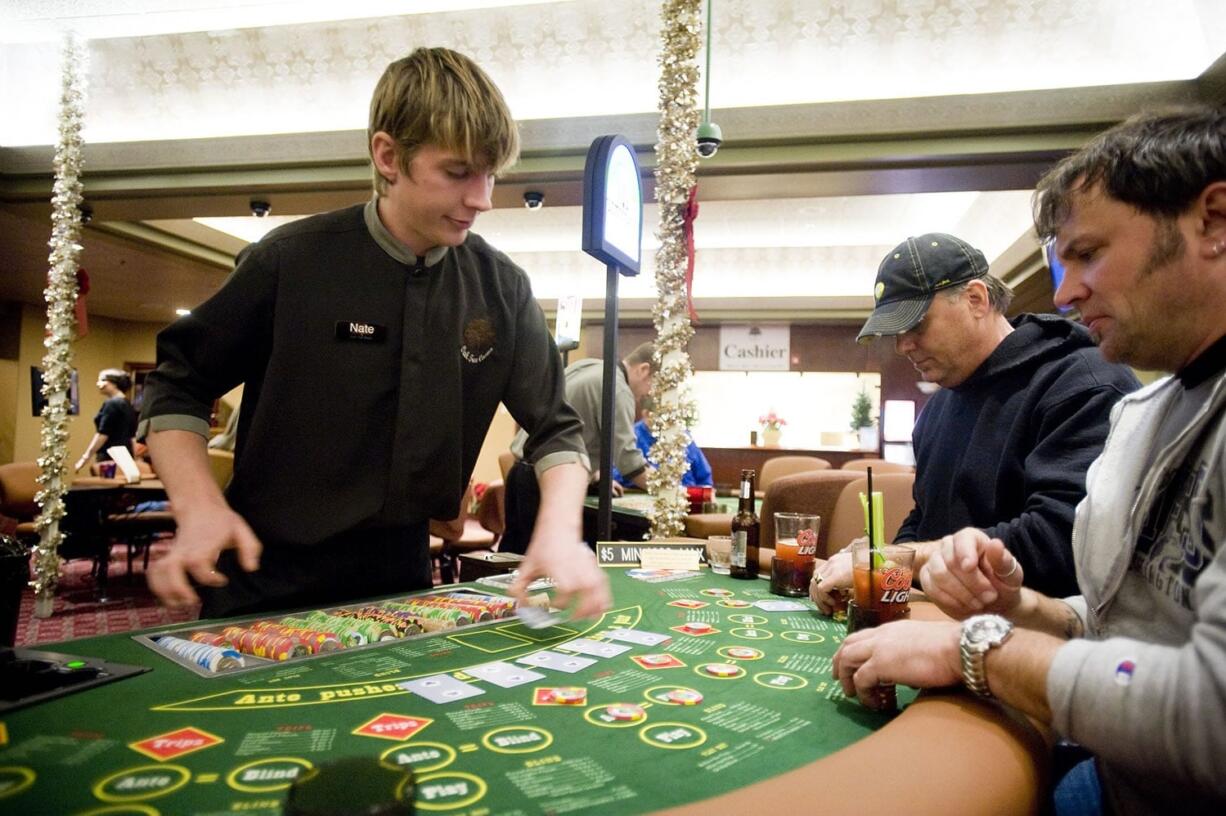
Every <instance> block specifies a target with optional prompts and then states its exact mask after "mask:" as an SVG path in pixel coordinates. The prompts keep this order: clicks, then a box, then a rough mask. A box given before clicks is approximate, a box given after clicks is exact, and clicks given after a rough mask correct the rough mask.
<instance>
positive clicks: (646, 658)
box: [639, 654, 673, 666]
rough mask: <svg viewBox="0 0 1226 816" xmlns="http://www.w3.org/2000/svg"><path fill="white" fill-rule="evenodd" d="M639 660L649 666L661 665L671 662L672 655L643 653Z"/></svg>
mask: <svg viewBox="0 0 1226 816" xmlns="http://www.w3.org/2000/svg"><path fill="white" fill-rule="evenodd" d="M639 660H642V661H643V662H644V663H646V664H648V665H649V666H663V665H664V664H665V663H672V662H673V658H672V656H671V655H666V654H649V655H643V656H642V657H640V658H639Z"/></svg>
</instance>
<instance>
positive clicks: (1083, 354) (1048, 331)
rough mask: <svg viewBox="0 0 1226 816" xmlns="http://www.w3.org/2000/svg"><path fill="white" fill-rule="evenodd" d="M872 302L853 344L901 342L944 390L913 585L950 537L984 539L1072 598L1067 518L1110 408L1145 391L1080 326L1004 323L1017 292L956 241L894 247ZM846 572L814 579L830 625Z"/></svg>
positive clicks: (1043, 320)
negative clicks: (965, 532) (976, 533)
mask: <svg viewBox="0 0 1226 816" xmlns="http://www.w3.org/2000/svg"><path fill="white" fill-rule="evenodd" d="M873 294H874V299H875V301H876V307H875V308H874V309H873V313H872V314H871V315H870V316H869V318H868V321H867V322H865V324H864V327H863V328H862V329H861V330H860V334H859V337H858V338H857V339H858V340H859V341H861V342H868V341H871V340H872V339H873V338H876V337H893V338H894V347H895V350H896V351H897V352H898V353H899V354H902V355H905V356H906V357H907V358H908V359H909V360H910V361H911V364H912V365H914V366H915V369H916V371H918V372H919V374H920V376H921V377H922V378H923V379H924V380H925V381H927V382H932V383H936V384H938V385H940V386H941V389H940V390H939V391H938V392H937V393H936V394H934V395H933V397H932V398H931V399H930V400H929V401H928V403H927V404H926V405H925V406H924V410H923V411H922V412H921V413H920V417H919V420H918V421H917V422H916V424H915V429H914V431H913V434H912V444H913V446H914V449H915V461H916V479H915V509H914V510H912V511H911V515H910V516H908V517H907V519H906V521H904V522H903V524H902V527H901V528H900V529H899V531H898V535H897V537H896V538H895V541H896V542H898V543H914V544H915V547H916V565H915V570H916V574H917V575H919V576H921V577H923V576H924V575H925V573H924V568H925V567H926V566H927V562H928V556H929V555H930V554H931V553H932V552H933V551H934V550H935V549H937V548H939V547H941V546H942V543H943V542H942V538H943V537H944V536H948V535H949V534H951V533H953V532H954V531H956V530H959V529H961V528H963V527H968V526H969V527H978V528H980V529H982V530H984V531H985V532H986V533H987V534H988V535H989V536H991V537H993V538H999V539H1001V540H1002V541H1004V542H1005V545H1006V546H1007V547H1008V549H1009V551H1010V552H1011V553H1013V554H1014V555H1015V556H1017V559H1018V561H1019V562H1020V563H1021V566H1022V568H1023V570H1024V573H1025V576H1026V581H1027V584H1028V585H1030V586H1032V587H1034V588H1036V589H1038V590H1039V591H1042V592H1044V593H1047V594H1050V595H1055V596H1057V597H1059V596H1062V595H1068V594H1072V593H1074V592H1076V591H1077V581H1076V576H1075V574H1074V570H1073V558H1072V549H1071V547H1070V545H1069V539H1070V532H1071V530H1072V525H1073V510H1074V508H1075V507H1076V505H1077V502H1079V501H1081V499H1082V497H1083V496H1084V495H1085V472H1086V469H1087V468H1088V467H1089V466H1090V463H1091V462H1092V461H1093V460H1094V458H1095V457H1096V456H1098V454H1099V453H1100V452H1101V451H1102V448H1103V443H1104V442H1105V441H1106V437H1107V426H1108V420H1109V415H1110V412H1111V407H1112V406H1113V405H1114V404H1115V403H1116V402H1117V401H1118V400H1119V399H1120V398H1121V397H1122V396H1124V395H1125V394H1127V393H1129V392H1131V391H1134V390H1135V389H1137V388H1138V387H1139V384H1138V382H1137V380H1136V378H1135V377H1134V376H1133V375H1132V373H1131V371H1130V370H1129V369H1128V368H1126V367H1125V366H1122V365H1114V364H1111V363H1108V362H1106V361H1105V360H1104V359H1103V357H1102V355H1101V354H1100V353H1099V351H1098V349H1097V348H1095V346H1094V343H1093V341H1092V339H1091V337H1090V334H1089V332H1088V331H1086V329H1085V328H1083V327H1082V326H1079V325H1077V324H1076V323H1073V322H1071V321H1069V320H1065V319H1064V318H1061V317H1056V316H1055V315H1045V314H1043V315H1034V314H1022V315H1019V316H1017V317H1015V318H1013V319H1011V320H1010V319H1008V318H1006V317H1005V312H1006V310H1007V309H1008V308H1009V303H1010V301H1011V300H1012V298H1013V292H1012V290H1010V289H1009V287H1008V286H1007V285H1006V284H1005V283H1004V282H1003V281H1001V280H1000V279H999V278H997V277H995V276H994V275H992V274H991V273H990V272H989V271H988V262H987V259H986V258H985V257H984V255H983V253H982V252H980V251H979V250H978V249H976V248H975V247H973V246H971V245H970V244H967V243H966V242H965V241H962V240H960V239H958V238H955V237H954V236H952V235H945V234H942V233H930V234H928V235H921V236H919V237H918V238H908V239H907V240H906V241H904V242H902V243H901V244H899V245H898V246H897V247H895V248H894V249H893V250H892V251H891V252H890V253H889V254H888V255H886V256H885V259H884V260H882V262H881V265H880V266H879V267H878V269H877V281H876V284H875V286H874V289H873ZM835 543H836V544H837V543H838V542H835ZM850 560H851V558H850V553H840V554H836V555H835V556H834V557H832V558H831V559H830V560H828V561H827V562H826V563H825V564H824V565H822V566H821V567H819V569H818V574H817V577H816V578H815V580H814V584H813V587H812V590H811V593H810V594H811V595H812V596H813V599H814V600H815V601H816V602H817V603H818V605H819V606H821V607H822V608H823V609H824V610H826V611H830V610H831V609H832V608H833V593H834V591H835V590H836V589H839V588H843V587H847V586H850V584H851V563H850ZM937 562H938V563H939V559H938V560H937Z"/></svg>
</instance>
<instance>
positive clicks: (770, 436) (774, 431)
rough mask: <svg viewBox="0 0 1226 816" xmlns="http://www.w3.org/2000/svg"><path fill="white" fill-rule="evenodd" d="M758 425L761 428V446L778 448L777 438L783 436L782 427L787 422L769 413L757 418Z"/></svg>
mask: <svg viewBox="0 0 1226 816" xmlns="http://www.w3.org/2000/svg"><path fill="white" fill-rule="evenodd" d="M758 424H759V425H761V426H762V446H763V447H765V448H777V447H779V437H780V436H781V435H782V434H783V426H784V425H787V424H788V423H787V420H785V419H784V418H783V417H781V416H779V415H778V414H776V413H775V412H774V411H771V412H769V413H766V414H763V415H762V416H760V417H758Z"/></svg>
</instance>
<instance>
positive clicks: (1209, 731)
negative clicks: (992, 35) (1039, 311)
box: [834, 107, 1226, 816]
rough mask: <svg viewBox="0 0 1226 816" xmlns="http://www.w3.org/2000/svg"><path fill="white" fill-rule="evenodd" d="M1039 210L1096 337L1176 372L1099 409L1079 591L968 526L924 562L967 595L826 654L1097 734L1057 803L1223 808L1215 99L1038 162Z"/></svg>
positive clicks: (1072, 733) (1084, 737)
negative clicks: (1102, 438)
mask: <svg viewBox="0 0 1226 816" xmlns="http://www.w3.org/2000/svg"><path fill="white" fill-rule="evenodd" d="M1035 226H1036V229H1037V231H1038V234H1039V236H1040V237H1041V238H1043V239H1045V240H1050V241H1054V251H1055V253H1056V254H1057V256H1058V257H1059V259H1060V260H1061V262H1063V264H1064V267H1065V277H1064V280H1063V282H1062V283H1061V284H1060V287H1059V288H1058V289H1057V290H1056V296H1055V300H1056V304H1057V305H1059V306H1069V307H1073V308H1075V309H1077V311H1078V312H1079V313H1080V315H1081V321H1082V322H1083V323H1084V324H1085V325H1086V327H1087V328H1088V329H1089V331H1090V333H1091V334H1092V335H1093V337H1094V340H1095V342H1097V343H1098V345H1099V348H1100V349H1101V350H1102V353H1103V356H1105V357H1106V358H1107V359H1109V360H1114V361H1118V362H1126V363H1129V364H1131V365H1134V366H1137V367H1138V368H1142V369H1147V370H1159V371H1168V372H1171V373H1172V374H1173V376H1170V377H1166V378H1164V379H1161V380H1159V381H1158V382H1155V383H1153V384H1152V385H1150V386H1148V387H1146V388H1145V389H1143V390H1141V391H1139V392H1137V393H1136V394H1132V395H1129V396H1127V397H1125V398H1124V399H1123V400H1121V402H1120V404H1119V405H1118V406H1116V408H1115V410H1114V411H1113V412H1112V419H1111V432H1110V436H1109V437H1108V439H1107V444H1106V447H1105V448H1104V450H1103V453H1102V455H1101V456H1100V457H1099V458H1098V459H1097V460H1096V461H1095V462H1094V464H1093V466H1092V467H1091V468H1090V471H1089V473H1088V475H1087V491H1086V497H1085V500H1084V501H1082V502H1081V504H1080V505H1078V507H1077V520H1076V524H1075V526H1074V529H1073V532H1072V540H1073V554H1074V556H1075V558H1076V562H1077V579H1078V584H1079V587H1080V593H1079V594H1078V595H1076V596H1073V597H1068V598H1064V599H1059V598H1053V597H1050V596H1047V595H1045V594H1042V593H1040V592H1036V591H1035V590H1033V589H1030V588H1027V587H1025V586H1024V583H1025V570H1024V567H1023V566H1022V565H1020V564H1019V560H1020V559H1018V558H1016V557H1015V556H1014V554H1013V553H1012V552H1011V551H1010V549H1009V547H1008V546H1007V544H1006V543H1005V542H1003V541H1002V540H1001V539H999V538H994V537H992V536H990V535H988V534H987V533H986V532H985V531H983V530H980V529H975V528H968V529H965V530H961V531H959V532H957V533H956V534H954V535H953V536H950V537H949V539H948V540H947V542H946V544H945V545H943V546H942V547H941V548H940V550H939V551H938V552H937V553H935V554H934V556H933V558H932V559H930V560H929V563H928V565H927V568H926V574H925V575H924V577H923V584H924V590H925V591H926V592H928V594H929V596H930V597H931V598H932V599H933V600H935V601H936V602H937V603H938V604H940V606H941V608H942V610H943V611H945V612H946V613H948V614H950V615H952V616H954V617H957V618H963V617H966V616H968V615H970V617H968V618H967V619H966V620H965V621H963V622H962V623H957V622H920V621H899V622H895V623H889V624H886V625H884V626H881V627H878V628H876V629H867V630H862V631H859V632H856V633H855V634H853V635H850V636H848V638H847V639H846V640H845V641H844V642H843V644H842V646H841V647H840V648H839V651H838V653H837V654H836V655H835V659H834V672H835V676H836V677H837V678H838V679H839V680H840V682H841V683H842V686H843V689H844V691H845V692H846V693H847V694H848V695H851V696H858V697H859V698H860V699H861V700H862V701H864V702H866V703H871V702H872V700H873V699H874V698H875V696H876V695H875V694H874V693H873V692H874V689H875V687H876V686H877V685H878V684H879V683H905V684H907V685H909V686H917V687H928V686H945V685H950V684H953V683H957V682H959V681H962V682H965V683H966V684H967V686H968V687H969V688H971V690H972V691H974V692H976V693H977V694H980V695H983V696H985V697H996V698H998V699H1000V700H1001V701H1002V702H1004V703H1005V704H1007V705H1010V706H1013V707H1015V708H1018V709H1020V710H1021V711H1023V712H1025V713H1026V714H1028V715H1029V716H1030V717H1032V718H1034V719H1036V720H1039V721H1041V722H1043V723H1048V724H1050V725H1051V726H1052V727H1053V728H1054V729H1055V730H1056V732H1057V733H1058V734H1060V735H1062V736H1063V737H1065V738H1067V739H1069V740H1072V741H1074V742H1076V743H1078V744H1080V745H1081V746H1083V747H1084V748H1085V749H1087V750H1088V751H1089V752H1090V753H1091V754H1092V757H1091V758H1089V759H1086V760H1085V761H1084V762H1082V763H1080V764H1078V765H1076V766H1075V767H1073V769H1072V771H1070V772H1069V773H1068V774H1067V775H1066V776H1065V777H1064V778H1063V779H1062V780H1061V781H1060V782H1059V784H1058V785H1057V786H1056V789H1055V795H1054V811H1055V812H1056V813H1057V814H1060V815H1061V816H1064V814H1090V813H1117V814H1131V813H1179V814H1202V813H1203V814H1211V813H1212V814H1220V813H1226V774H1223V773H1222V758H1223V757H1226V546H1223V542H1226V513H1223V508H1226V461H1224V459H1226V108H1223V107H1216V108H1210V107H1198V108H1192V109H1185V110H1178V111H1169V112H1160V113H1151V114H1142V115H1138V116H1136V117H1133V118H1132V119H1129V120H1128V121H1126V122H1124V123H1123V124H1120V125H1117V126H1116V127H1114V128H1112V129H1110V130H1108V131H1106V132H1105V133H1103V134H1101V135H1100V136H1098V137H1097V138H1095V139H1094V140H1092V141H1091V142H1090V143H1089V144H1088V145H1086V146H1085V147H1084V148H1083V149H1082V150H1080V151H1079V152H1077V153H1076V154H1074V155H1072V156H1070V157H1069V158H1067V159H1065V160H1064V161H1062V162H1060V163H1059V164H1058V165H1057V166H1056V167H1055V168H1053V169H1052V170H1051V171H1050V172H1049V173H1048V174H1047V175H1046V176H1045V177H1044V178H1043V179H1042V180H1041V181H1040V182H1039V185H1038V190H1037V192H1036V195H1035ZM980 612H987V613H991V614H974V613H980Z"/></svg>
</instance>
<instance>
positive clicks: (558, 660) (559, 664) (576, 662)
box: [515, 650, 596, 674]
mask: <svg viewBox="0 0 1226 816" xmlns="http://www.w3.org/2000/svg"><path fill="white" fill-rule="evenodd" d="M515 662H516V663H524V664H526V665H528V666H536V667H537V668H540V669H552V670H554V671H560V672H566V673H567V674H574V673H575V672H577V671H582V670H583V669H586V668H587V667H588V666H590V665H592V664H593V663H595V662H596V661H595V660H594V659H593V658H590V657H576V656H575V655H564V654H559V653H557V652H551V651H548V650H546V651H543V652H536V653H534V654H530V655H525V656H524V657H521V658H519V659H518V660H516V661H515Z"/></svg>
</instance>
